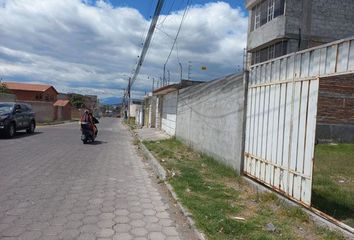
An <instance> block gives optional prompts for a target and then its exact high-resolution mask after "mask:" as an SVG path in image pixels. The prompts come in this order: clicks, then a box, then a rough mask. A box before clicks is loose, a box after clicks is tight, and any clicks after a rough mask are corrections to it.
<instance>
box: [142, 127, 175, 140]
mask: <svg viewBox="0 0 354 240" xmlns="http://www.w3.org/2000/svg"><path fill="white" fill-rule="evenodd" d="M135 132H136V133H137V135H138V137H139V139H141V140H142V141H158V140H164V139H169V138H171V136H169V135H168V134H166V133H164V132H162V131H161V130H159V129H158V128H141V129H136V130H135Z"/></svg>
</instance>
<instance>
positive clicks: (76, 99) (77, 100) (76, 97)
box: [70, 94, 85, 108]
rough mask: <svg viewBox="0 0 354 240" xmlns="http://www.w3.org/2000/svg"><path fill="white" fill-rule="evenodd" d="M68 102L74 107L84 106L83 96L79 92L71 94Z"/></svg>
mask: <svg viewBox="0 0 354 240" xmlns="http://www.w3.org/2000/svg"><path fill="white" fill-rule="evenodd" d="M70 103H71V104H72V105H73V106H74V107H76V108H83V107H85V98H84V96H82V95H80V94H73V95H72V96H71V97H70Z"/></svg>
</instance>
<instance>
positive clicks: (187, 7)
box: [163, 0, 191, 82]
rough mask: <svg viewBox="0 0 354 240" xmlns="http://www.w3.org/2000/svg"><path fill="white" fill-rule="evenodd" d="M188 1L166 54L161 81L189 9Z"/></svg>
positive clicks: (164, 78) (189, 0)
mask: <svg viewBox="0 0 354 240" xmlns="http://www.w3.org/2000/svg"><path fill="white" fill-rule="evenodd" d="M190 3H191V0H188V1H187V6H186V8H185V9H184V12H183V16H182V19H181V22H180V24H179V27H178V30H177V33H176V36H175V39H174V41H173V44H172V47H171V50H170V53H169V54H168V56H167V59H166V61H165V64H164V65H163V81H164V82H165V81H166V64H167V62H168V60H169V59H170V57H171V54H172V51H173V49H174V47H175V45H176V42H177V38H178V35H179V33H180V31H181V28H182V25H183V22H184V19H185V18H186V16H187V14H188V11H189V8H190Z"/></svg>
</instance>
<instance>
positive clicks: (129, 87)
mask: <svg viewBox="0 0 354 240" xmlns="http://www.w3.org/2000/svg"><path fill="white" fill-rule="evenodd" d="M130 90H131V78H129V79H128V122H129V119H130Z"/></svg>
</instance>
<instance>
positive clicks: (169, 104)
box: [161, 91, 178, 136]
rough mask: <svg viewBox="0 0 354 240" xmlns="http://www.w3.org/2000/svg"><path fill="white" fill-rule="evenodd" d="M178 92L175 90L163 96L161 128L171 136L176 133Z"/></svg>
mask: <svg viewBox="0 0 354 240" xmlns="http://www.w3.org/2000/svg"><path fill="white" fill-rule="evenodd" d="M177 93H178V91H174V92H171V93H168V94H166V95H164V96H163V98H162V115H161V129H162V130H163V131H165V132H166V133H167V134H168V135H170V136H174V135H175V133H176V118H177V116H176V113H177Z"/></svg>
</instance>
